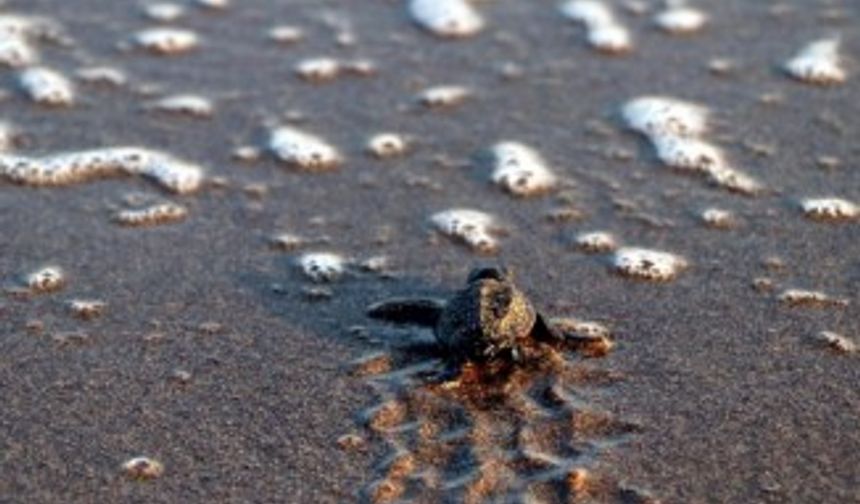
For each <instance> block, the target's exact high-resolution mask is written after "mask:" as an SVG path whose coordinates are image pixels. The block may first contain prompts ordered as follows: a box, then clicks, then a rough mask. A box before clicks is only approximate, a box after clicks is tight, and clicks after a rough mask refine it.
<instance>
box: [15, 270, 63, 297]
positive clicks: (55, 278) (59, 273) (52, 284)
mask: <svg viewBox="0 0 860 504" xmlns="http://www.w3.org/2000/svg"><path fill="white" fill-rule="evenodd" d="M24 283H25V284H26V286H27V288H28V289H29V290H30V292H32V293H34V294H43V293H47V292H54V291H58V290H60V289H62V288H63V287H64V286H65V285H66V274H65V273H64V272H63V270H62V268H60V267H59V266H45V267H42V268H39V269H37V270H36V271H33V272H32V273H30V274H28V275H27V276H26V277H25V278H24Z"/></svg>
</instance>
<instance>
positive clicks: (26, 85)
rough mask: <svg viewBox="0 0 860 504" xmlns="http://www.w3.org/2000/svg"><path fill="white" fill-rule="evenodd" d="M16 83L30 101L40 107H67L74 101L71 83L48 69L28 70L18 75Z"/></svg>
mask: <svg viewBox="0 0 860 504" xmlns="http://www.w3.org/2000/svg"><path fill="white" fill-rule="evenodd" d="M18 83H19V84H20V86H21V89H22V90H23V91H24V92H25V93H26V94H27V96H29V97H30V99H31V100H33V101H34V102H36V103H39V104H42V105H50V106H54V107H67V106H70V105H72V104H73V103H74V101H75V91H74V87H73V86H72V83H71V82H69V80H68V79H66V77H65V76H64V75H63V74H61V73H59V72H57V71H55V70H51V69H50V68H45V67H32V68H28V69H26V70H24V71H22V72H21V73H20V74H18Z"/></svg>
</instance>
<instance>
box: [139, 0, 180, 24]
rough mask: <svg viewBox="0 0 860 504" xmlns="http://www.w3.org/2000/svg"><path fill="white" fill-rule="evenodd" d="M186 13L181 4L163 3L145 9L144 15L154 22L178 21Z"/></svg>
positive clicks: (147, 6) (150, 5)
mask: <svg viewBox="0 0 860 504" xmlns="http://www.w3.org/2000/svg"><path fill="white" fill-rule="evenodd" d="M184 13H185V8H184V7H183V6H181V5H179V4H175V3H169V2H162V3H154V4H149V5H146V6H144V7H143V14H144V15H145V16H146V17H148V18H149V19H152V20H154V21H161V22H170V21H176V20H177V19H179V18H180V17H182V15H183V14H184Z"/></svg>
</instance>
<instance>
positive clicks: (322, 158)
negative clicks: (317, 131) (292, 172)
mask: <svg viewBox="0 0 860 504" xmlns="http://www.w3.org/2000/svg"><path fill="white" fill-rule="evenodd" d="M269 149H270V150H271V151H272V152H273V153H274V155H275V157H277V158H278V159H279V160H281V161H283V162H285V163H287V164H289V165H292V166H295V167H297V168H300V169H302V170H307V171H324V170H330V169H333V168H336V167H337V166H338V165H340V163H341V162H342V161H343V159H342V157H341V154H340V152H339V151H338V150H337V148H335V147H334V146H332V145H331V144H329V143H328V142H326V141H325V140H323V139H322V138H320V137H318V136H316V135H312V134H310V133H306V132H304V131H301V130H298V129H296V128H293V127H291V126H279V127H277V128H275V129H273V130H272V131H271V133H270V137H269Z"/></svg>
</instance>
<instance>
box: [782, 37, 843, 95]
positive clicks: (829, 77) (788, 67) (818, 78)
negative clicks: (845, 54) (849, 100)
mask: <svg viewBox="0 0 860 504" xmlns="http://www.w3.org/2000/svg"><path fill="white" fill-rule="evenodd" d="M839 44H840V41H839V39H838V38H827V39H821V40H816V41H813V42H810V43H809V44H807V45H806V46H805V47H803V49H801V50H800V52H798V53H797V54H796V55H795V56H794V57H793V58H791V59H790V60H788V61H787V62H786V63H785V66H784V68H785V71H786V73H788V75H790V76H791V77H794V78H795V79H797V80H799V81H801V82H806V83H809V84H819V85H829V84H841V83H843V82H845V79H846V78H847V75H846V72H845V69H844V68H843V67H842V62H841V58H840V57H839Z"/></svg>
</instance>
